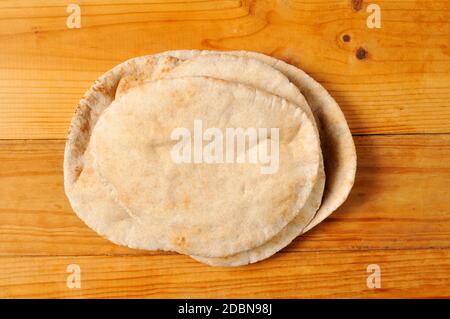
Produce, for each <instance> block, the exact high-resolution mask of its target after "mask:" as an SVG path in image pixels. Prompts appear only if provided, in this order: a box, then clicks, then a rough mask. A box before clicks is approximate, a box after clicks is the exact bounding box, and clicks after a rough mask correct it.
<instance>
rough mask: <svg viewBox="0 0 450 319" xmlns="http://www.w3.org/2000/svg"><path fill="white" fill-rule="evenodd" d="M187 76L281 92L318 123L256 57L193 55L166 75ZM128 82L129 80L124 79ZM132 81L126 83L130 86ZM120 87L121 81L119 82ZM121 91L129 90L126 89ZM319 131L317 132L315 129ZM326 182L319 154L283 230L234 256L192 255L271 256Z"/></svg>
mask: <svg viewBox="0 0 450 319" xmlns="http://www.w3.org/2000/svg"><path fill="white" fill-rule="evenodd" d="M184 76H209V77H213V78H219V79H223V80H227V81H232V82H238V83H242V84H246V85H249V86H252V87H255V88H257V89H261V90H264V91H266V92H268V93H271V94H275V95H278V96H280V97H283V98H285V99H287V100H288V101H290V102H292V103H294V104H295V105H296V106H298V107H300V108H301V110H302V111H304V112H305V114H307V115H308V117H309V119H310V120H311V121H312V122H313V123H315V120H314V117H313V114H312V112H311V110H310V108H309V106H308V105H307V103H306V101H305V99H304V97H303V95H302V94H301V93H300V91H299V90H298V88H297V87H296V86H295V85H293V84H292V83H290V82H289V80H288V79H287V78H286V77H285V76H284V75H283V74H282V73H281V72H279V71H277V70H275V69H273V68H272V67H270V66H269V65H267V64H265V63H262V62H260V61H258V60H255V59H249V58H246V57H238V56H232V55H227V54H207V55H199V56H196V57H192V58H190V59H188V60H186V61H185V62H184V63H182V64H179V65H178V66H177V67H175V68H174V69H173V70H172V71H170V72H168V73H167V75H166V76H165V78H177V77H184ZM125 83H126V82H125ZM132 86H133V84H132V85H126V87H127V88H129V87H132ZM119 87H120V85H119ZM122 92H126V91H125V90H123V91H122ZM116 97H117V95H116ZM316 133H317V134H318V132H316ZM324 185H325V174H324V171H323V161H322V158H320V165H319V176H318V179H317V182H316V184H315V185H314V187H313V190H312V193H311V195H310V197H309V198H308V201H307V202H306V204H305V205H304V207H303V208H302V209H301V210H300V212H299V213H298V214H297V216H296V217H295V218H294V219H293V220H292V221H291V222H290V223H288V224H287V225H286V226H285V227H284V228H283V230H282V231H280V233H278V234H277V235H275V236H274V237H273V238H272V239H270V240H268V241H267V242H265V243H264V244H263V245H261V246H259V247H256V248H254V249H251V250H249V251H244V252H241V253H238V254H235V255H233V256H228V257H222V258H205V257H200V256H193V258H194V259H197V260H199V261H201V262H203V263H207V264H210V265H214V266H218V265H220V266H238V265H244V264H248V263H254V262H257V261H260V260H262V259H265V258H268V257H270V256H271V255H273V254H274V253H276V252H277V251H279V250H280V249H282V248H284V247H285V246H287V245H288V244H289V243H290V242H291V241H292V240H294V239H295V237H297V236H298V235H300V234H301V233H302V231H303V229H304V228H305V227H306V226H307V224H308V223H309V222H310V221H311V219H312V218H313V217H314V215H315V213H316V211H317V209H318V208H319V206H320V203H321V201H322V195H323V190H324Z"/></svg>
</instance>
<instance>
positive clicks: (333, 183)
mask: <svg viewBox="0 0 450 319" xmlns="http://www.w3.org/2000/svg"><path fill="white" fill-rule="evenodd" d="M218 52H220V51H199V50H177V51H167V52H163V53H161V54H160V55H162V56H164V55H170V56H173V57H177V58H180V59H183V60H184V59H189V58H192V57H194V56H197V55H199V54H211V53H218ZM221 53H224V54H232V55H237V56H246V57H250V58H253V59H257V60H259V61H262V62H264V63H266V64H268V65H270V66H272V67H273V68H275V69H277V70H279V71H280V72H281V73H283V74H284V75H285V76H286V77H287V78H288V79H289V80H290V81H291V82H292V83H293V84H295V85H296V86H297V87H298V88H299V90H300V92H301V93H302V94H303V95H304V97H305V98H306V101H307V102H308V105H309V106H310V107H311V110H312V111H313V113H314V116H315V118H316V119H317V121H316V122H317V124H318V126H319V131H320V136H321V143H322V154H323V158H324V164H325V175H326V183H325V191H324V195H323V199H322V204H321V206H320V209H319V210H318V211H317V213H316V216H315V217H314V218H313V220H312V221H311V222H310V224H309V225H308V226H307V227H306V228H305V230H304V232H306V231H308V230H310V229H311V228H313V227H314V226H316V225H318V224H319V223H320V222H321V221H323V220H324V219H325V218H327V217H328V216H329V215H331V213H333V212H334V211H335V210H336V209H337V208H338V207H339V206H340V205H341V204H342V203H343V202H344V201H345V200H346V199H347V197H348V195H349V193H350V190H351V189H352V187H353V183H354V181H355V175H356V149H355V144H354V142H353V138H352V135H351V132H350V129H349V127H348V124H347V121H346V120H345V116H344V114H343V113H342V110H341V109H340V107H339V105H338V104H337V103H336V101H335V100H334V99H333V98H332V97H331V96H330V94H329V93H328V92H327V90H326V89H325V88H324V87H323V86H321V85H320V84H319V83H317V82H316V81H315V80H314V79H313V78H311V77H310V76H309V75H307V74H306V73H305V72H304V71H302V70H301V69H299V68H297V67H295V66H293V65H290V64H288V63H286V62H284V61H281V60H278V59H276V58H273V57H271V56H267V55H264V54H262V53H257V52H249V51H226V52H221Z"/></svg>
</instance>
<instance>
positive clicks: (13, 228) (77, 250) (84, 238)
mask: <svg viewBox="0 0 450 319" xmlns="http://www.w3.org/2000/svg"><path fill="white" fill-rule="evenodd" d="M355 140H356V146H357V152H358V158H359V163H360V164H359V167H358V174H357V179H356V184H355V187H354V189H353V190H352V192H351V194H350V197H349V199H348V200H347V202H346V203H345V204H344V205H343V207H341V209H339V211H337V212H336V213H335V214H333V215H332V216H331V217H330V218H329V219H327V221H326V222H324V223H322V224H321V225H319V226H318V227H317V228H316V229H314V230H312V231H311V232H309V233H307V234H305V235H304V236H302V237H301V238H298V239H297V240H296V241H295V242H294V243H293V244H292V245H290V246H289V247H288V248H287V249H286V251H318V250H328V251H329V250H360V249H409V248H411V249H429V248H448V249H450V240H449V239H450V201H449V200H448V199H449V198H450V188H449V187H448V186H449V181H450V163H449V161H448V158H450V135H434V136H357V137H355ZM63 149H64V141H0V189H2V192H1V193H0V218H1V223H0V247H1V249H0V255H104V254H149V253H148V252H143V251H139V250H131V249H126V248H122V247H119V246H116V245H114V244H111V243H109V242H108V241H106V240H104V239H102V238H100V236H98V235H97V234H96V233H94V232H93V231H91V230H90V229H89V228H88V227H87V226H85V225H84V224H83V222H82V221H81V220H79V219H78V217H77V216H76V215H75V214H74V213H73V212H72V210H71V208H70V205H69V203H68V201H67V199H66V197H65V195H64V190H63V173H62V161H63Z"/></svg>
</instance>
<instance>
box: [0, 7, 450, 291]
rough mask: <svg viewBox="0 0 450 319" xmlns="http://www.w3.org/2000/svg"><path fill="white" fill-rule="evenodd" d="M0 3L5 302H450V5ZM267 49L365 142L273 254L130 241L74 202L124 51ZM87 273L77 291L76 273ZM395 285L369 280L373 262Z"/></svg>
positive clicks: (0, 230)
mask: <svg viewBox="0 0 450 319" xmlns="http://www.w3.org/2000/svg"><path fill="white" fill-rule="evenodd" d="M73 2H76V3H77V4H79V6H80V8H81V28H80V29H76V28H75V29H68V28H67V26H66V18H67V16H68V15H69V13H66V8H67V5H68V3H69V2H68V1H57V0H46V1H41V0H39V1H38V0H35V1H31V0H22V1H15V0H5V1H1V2H0V105H1V106H0V297H100V298H103V297H163V298H164V297H181V298H185V297H256V298H259V297H264V298H266V297H267V298H277V297H283V298H284V297H287V298H291V297H292V298H299V297H369V298H372V297H450V259H449V258H450V134H449V133H450V3H449V2H448V1H412V0H404V1H388V0H380V1H376V4H378V5H379V6H380V7H381V23H382V25H381V28H380V29H369V28H368V27H367V26H366V19H367V17H368V16H369V13H367V12H366V8H367V5H368V2H367V1H352V2H351V1H346V0H335V1H328V2H326V1H321V2H313V1H311V2H310V3H308V2H305V1H287V0H286V1H238V0H220V1H209V0H201V1H200V0H198V1H193V2H184V1H180V0H170V1H156V0H151V1H143V0H134V1H132V3H127V2H126V1H124V0H107V1H104V0H87V1H81V0H78V1H73ZM181 48H184V49H193V48H196V49H217V50H231V49H244V50H253V51H260V52H264V53H266V54H270V55H272V56H275V57H278V58H281V59H283V60H286V61H288V62H290V63H293V64H295V65H298V66H300V67H301V68H302V69H304V70H305V71H307V72H308V73H310V74H311V75H312V76H313V77H314V78H315V79H317V80H318V81H319V82H320V83H322V84H323V85H324V86H325V87H326V88H327V89H328V90H329V91H330V93H331V94H332V95H333V96H334V97H335V98H336V100H337V101H338V103H339V104H340V106H341V107H342V109H343V111H344V113H345V115H346V117H347V119H348V122H349V125H350V127H351V130H352V132H353V134H354V138H355V142H356V146H357V152H358V164H359V165H358V173H357V178H356V183H355V187H354V189H353V191H352V193H351V195H350V197H349V199H348V200H347V202H346V203H345V204H344V205H343V206H342V207H341V208H340V209H339V211H337V212H336V213H334V214H333V215H332V216H331V217H330V218H328V219H327V220H326V221H325V222H324V223H322V224H321V225H319V226H318V227H316V228H315V229H314V230H313V231H311V232H309V233H307V234H306V235H304V236H302V237H301V238H297V240H295V242H293V243H292V244H291V245H290V246H289V247H287V248H286V249H284V250H283V251H282V252H280V253H278V254H277V255H276V256H274V257H273V258H270V259H268V260H266V261H264V262H261V263H257V264H254V265H250V266H246V267H239V268H213V267H208V266H205V265H202V264H200V263H197V262H195V261H194V260H192V259H190V258H189V257H187V256H181V255H178V254H170V253H159V252H145V251H139V250H131V249H126V248H123V247H119V246H116V245H114V244H112V243H110V242H108V241H107V240H105V239H102V238H101V237H100V236H98V235H97V234H96V233H95V232H93V231H92V230H90V229H89V228H88V227H86V226H85V225H84V223H83V222H82V221H81V220H80V219H78V218H77V217H76V215H75V214H74V213H73V212H72V210H71V208H70V206H69V203H68V201H67V199H66V197H65V195H64V191H63V172H62V161H63V149H64V139H65V137H66V132H67V128H68V125H69V121H70V119H71V116H72V113H73V111H74V108H75V106H76V104H77V101H78V100H79V99H80V97H81V96H82V94H83V93H84V92H85V91H86V89H87V88H88V87H89V86H90V85H91V83H92V82H93V81H94V80H95V79H96V78H97V77H98V76H99V75H100V74H102V73H103V72H105V71H106V70H108V69H110V68H111V67H112V66H114V65H116V64H118V63H120V62H121V61H124V60H125V59H128V58H131V57H135V56H139V55H144V54H149V53H154V52H158V51H164V50H170V49H181ZM70 264H77V265H79V266H80V269H81V288H80V289H76V288H75V289H69V288H67V286H66V279H67V276H68V275H69V273H68V272H67V266H68V265H70ZM371 264H376V265H378V266H379V267H380V270H381V288H378V289H377V288H374V289H373V288H369V287H368V286H367V277H368V276H369V275H370V273H368V272H367V267H368V265H371Z"/></svg>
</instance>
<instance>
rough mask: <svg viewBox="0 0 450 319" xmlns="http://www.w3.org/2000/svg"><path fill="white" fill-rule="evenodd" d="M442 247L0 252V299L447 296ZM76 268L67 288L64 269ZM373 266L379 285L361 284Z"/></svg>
mask: <svg viewBox="0 0 450 319" xmlns="http://www.w3.org/2000/svg"><path fill="white" fill-rule="evenodd" d="M449 259H450V250H448V249H445V250H406V251H405V250H400V251H395V250H387V251H353V252H292V253H280V254H278V255H277V256H275V257H273V258H270V259H268V260H265V261H263V262H261V263H258V264H253V265H250V266H245V267H238V268H213V267H209V266H205V265H202V264H199V263H197V262H195V261H193V260H192V259H190V258H189V257H187V256H181V255H163V256H161V255H155V256H138V257H136V256H105V257H92V256H90V257H72V256H70V257H0V297H8V298H11V297H20V298H42V297H52V298H80V297H82V298H130V297H133V298H152V297H153V298H155V297H158V298H228V297H234V298H242V297H249V296H250V297H253V298H313V297H315V298H351V297H366V298H382V297H389V298H395V297H396V298H408V297H436V296H439V297H450V289H449V288H450V263H449ZM70 264H77V265H79V267H80V269H81V288H80V289H68V288H67V286H66V280H67V277H68V275H69V273H67V272H66V269H67V266H68V265H70ZM370 264H377V265H378V266H379V267H380V270H381V278H382V282H381V284H382V288H381V289H369V288H368V287H367V283H366V282H367V276H368V273H367V266H368V265H370Z"/></svg>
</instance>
